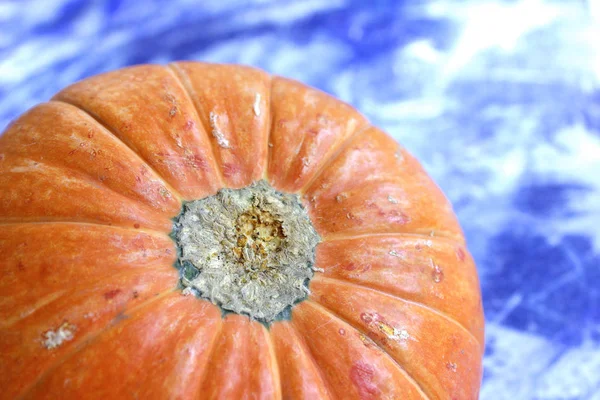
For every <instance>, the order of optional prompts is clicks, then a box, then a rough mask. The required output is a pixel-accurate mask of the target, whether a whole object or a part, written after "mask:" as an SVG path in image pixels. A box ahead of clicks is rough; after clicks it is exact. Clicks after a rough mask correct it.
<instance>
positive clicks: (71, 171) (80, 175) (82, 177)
mask: <svg viewBox="0 0 600 400" xmlns="http://www.w3.org/2000/svg"><path fill="white" fill-rule="evenodd" d="M23 160H28V159H25V158H24V159H23ZM29 160H31V159H29ZM32 161H34V160H32ZM35 162H36V163H37V164H38V165H43V166H46V167H49V168H55V169H58V170H61V171H64V172H65V174H64V175H65V176H71V177H73V178H75V179H77V180H79V181H81V182H84V183H86V184H88V185H89V186H91V187H92V188H94V189H97V190H100V191H103V190H106V191H108V192H111V193H113V194H115V196H117V197H119V198H121V199H123V200H125V201H129V202H131V203H132V204H134V205H136V206H137V207H139V208H145V209H146V210H147V211H148V212H150V213H156V214H159V215H160V214H162V213H165V211H164V210H159V209H156V208H153V207H150V206H148V205H147V204H145V203H144V202H142V201H141V200H140V199H136V198H134V197H132V196H131V195H128V194H126V193H122V192H119V191H117V190H116V189H115V188H112V187H110V186H107V185H103V184H99V183H98V182H96V181H95V180H94V179H91V178H90V176H89V175H87V174H86V173H85V172H82V171H80V170H77V169H75V168H71V167H68V166H66V165H57V164H52V163H46V162H41V161H35ZM161 179H162V178H161Z"/></svg>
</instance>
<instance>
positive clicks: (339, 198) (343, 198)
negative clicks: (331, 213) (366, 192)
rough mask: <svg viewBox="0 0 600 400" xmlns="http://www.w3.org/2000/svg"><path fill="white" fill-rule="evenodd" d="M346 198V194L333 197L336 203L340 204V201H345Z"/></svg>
mask: <svg viewBox="0 0 600 400" xmlns="http://www.w3.org/2000/svg"><path fill="white" fill-rule="evenodd" d="M347 198H348V195H347V194H346V193H340V194H338V195H337V196H335V201H337V202H338V203H341V202H342V201H344V200H346V199H347Z"/></svg>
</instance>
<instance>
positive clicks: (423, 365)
mask: <svg viewBox="0 0 600 400" xmlns="http://www.w3.org/2000/svg"><path fill="white" fill-rule="evenodd" d="M311 299H312V300H313V301H316V302H318V303H319V304H320V305H321V306H323V307H324V308H326V309H329V310H331V311H332V312H333V313H334V314H336V315H337V316H339V317H340V318H341V319H343V320H344V321H346V322H348V323H349V324H350V325H352V326H353V327H355V328H356V329H357V330H358V331H360V332H362V333H363V334H364V335H366V336H367V337H368V338H369V339H371V340H372V341H373V342H375V343H376V344H377V345H378V346H379V347H380V348H381V349H382V350H384V351H385V352H386V353H387V354H389V355H390V357H392V358H393V359H394V360H396V362H397V363H398V364H399V365H401V366H402V367H403V368H404V369H405V370H406V372H407V374H409V375H410V376H411V377H413V379H414V380H415V381H416V382H419V384H420V386H421V388H422V389H423V391H424V392H425V393H426V394H427V395H428V396H429V397H430V398H450V397H452V398H454V397H458V398H461V399H474V398H477V397H476V396H474V393H473V389H474V388H475V387H476V386H477V385H476V384H475V382H476V381H479V380H480V379H481V375H480V370H478V369H475V370H473V369H472V368H471V367H469V366H470V365H472V361H473V360H476V359H479V358H480V357H481V352H480V344H479V342H478V341H477V340H475V339H474V338H473V337H472V336H470V335H466V334H465V332H463V331H462V330H460V328H458V327H457V326H455V325H452V324H451V325H449V324H448V323H447V321H446V320H445V319H444V318H441V317H439V316H437V315H432V313H431V312H430V311H429V310H425V309H418V308H417V307H415V306H414V305H413V304H402V302H401V301H399V300H398V299H396V298H392V297H389V296H383V295H382V294H381V293H377V292H372V291H370V290H369V289H366V288H362V289H360V290H359V289H357V288H355V287H353V286H351V285H345V284H344V283H341V282H336V283H334V282H333V281H332V280H329V281H327V280H319V281H318V282H317V285H316V287H314V288H313V293H312V296H311ZM432 340H433V341H436V342H437V343H438V345H437V346H433V347H432V346H430V344H429V343H430V341H432ZM451 362H455V364H454V367H452V364H453V363H451ZM465 366H466V367H465ZM453 369H454V371H453ZM459 382H460V383H459Z"/></svg>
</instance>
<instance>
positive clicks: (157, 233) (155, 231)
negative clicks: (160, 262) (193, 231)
mask: <svg viewBox="0 0 600 400" xmlns="http://www.w3.org/2000/svg"><path fill="white" fill-rule="evenodd" d="M36 224H40V225H42V224H43V225H52V224H65V225H90V226H105V227H109V228H117V229H122V230H124V231H129V232H141V233H145V234H148V235H151V236H163V238H164V236H165V235H166V234H165V232H164V231H159V230H158V229H151V228H142V227H140V228H130V227H128V226H127V225H112V224H111V223H106V224H103V223H100V222H97V221H86V220H84V219H81V220H79V221H74V220H65V219H61V218H56V219H50V218H45V219H38V220H37V221H15V222H11V221H0V227H1V226H11V225H36ZM167 237H168V235H167Z"/></svg>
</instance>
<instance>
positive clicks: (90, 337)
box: [18, 288, 177, 398]
mask: <svg viewBox="0 0 600 400" xmlns="http://www.w3.org/2000/svg"><path fill="white" fill-rule="evenodd" d="M175 290H177V288H171V289H168V290H165V291H163V292H161V293H159V294H157V295H156V296H153V297H150V298H148V299H146V300H144V301H142V302H141V303H140V304H138V305H136V306H135V307H132V308H131V309H130V310H128V311H129V313H130V314H131V313H134V312H137V311H138V310H140V309H141V308H144V307H146V306H148V305H150V304H152V303H153V302H154V301H158V300H159V299H161V298H163V297H165V296H167V295H168V294H169V293H171V292H173V291H175ZM114 326H115V325H114V324H107V325H106V326H104V328H102V329H100V330H98V331H96V332H89V333H88V334H87V335H86V336H84V337H83V338H82V339H81V340H80V341H79V342H80V345H79V346H74V348H73V349H72V350H71V351H70V352H68V353H67V354H65V355H63V356H62V357H61V358H59V359H57V360H56V361H55V362H54V363H52V364H51V365H50V366H49V367H48V368H46V369H45V370H44V372H42V373H41V374H40V376H38V377H37V379H36V380H35V381H33V382H31V383H30V384H29V386H27V387H26V388H25V389H24V390H23V392H22V393H21V395H20V396H18V397H19V398H26V397H27V396H28V394H29V393H31V392H32V391H33V390H34V389H35V387H36V386H37V385H39V384H41V383H42V381H43V380H44V379H46V377H48V376H49V375H50V374H51V373H52V372H53V371H54V370H56V369H57V368H58V367H59V366H60V365H61V364H62V363H63V362H65V361H67V360H68V359H69V358H71V357H73V356H75V354H77V353H79V352H80V351H81V350H83V349H85V348H86V347H87V346H89V345H90V344H92V343H93V342H94V341H95V340H96V339H98V338H99V337H100V335H101V334H102V333H104V332H106V331H107V330H109V329H110V328H112V327H114Z"/></svg>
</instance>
